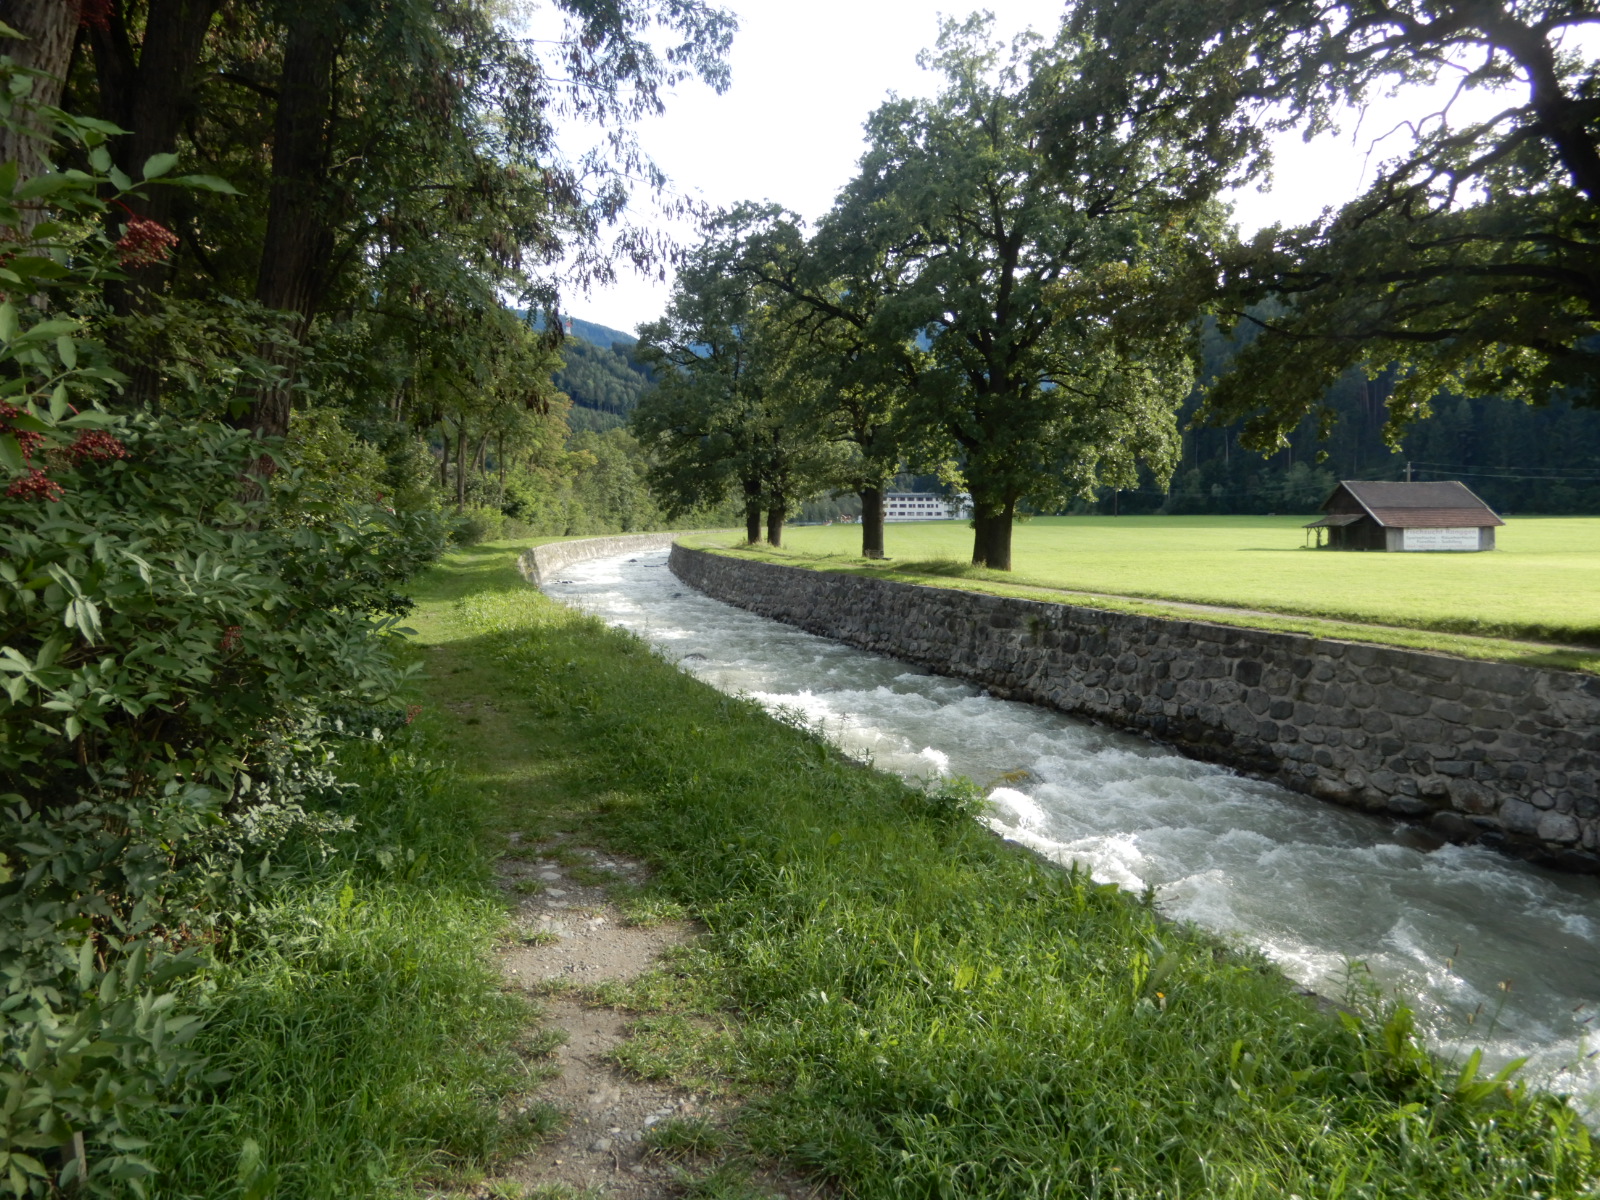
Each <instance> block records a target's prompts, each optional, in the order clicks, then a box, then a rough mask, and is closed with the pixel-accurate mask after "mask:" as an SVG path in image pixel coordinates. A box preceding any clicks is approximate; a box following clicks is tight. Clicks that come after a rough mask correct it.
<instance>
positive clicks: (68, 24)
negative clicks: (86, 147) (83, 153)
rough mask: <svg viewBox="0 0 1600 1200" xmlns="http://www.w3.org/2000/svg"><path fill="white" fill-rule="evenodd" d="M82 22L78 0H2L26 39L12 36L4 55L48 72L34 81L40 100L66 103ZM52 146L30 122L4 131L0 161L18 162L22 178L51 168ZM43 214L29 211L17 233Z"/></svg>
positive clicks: (5, 17) (1, 48)
mask: <svg viewBox="0 0 1600 1200" xmlns="http://www.w3.org/2000/svg"><path fill="white" fill-rule="evenodd" d="M78 20H79V8H78V3H77V0H0V21H4V22H5V23H6V24H7V25H9V26H11V28H13V29H15V30H16V31H17V32H18V33H20V34H21V35H22V36H23V38H24V40H23V41H20V42H18V41H13V40H12V39H10V38H7V39H6V40H5V42H4V44H3V45H0V53H3V54H9V55H10V56H11V58H12V60H13V61H14V62H16V64H17V65H18V66H21V67H31V68H32V69H34V70H36V71H46V72H48V73H49V76H50V77H49V78H48V79H36V80H35V81H34V84H33V98H34V99H35V100H37V101H38V102H39V103H41V104H48V105H57V104H59V103H60V102H61V89H62V87H63V86H64V83H65V80H66V74H67V68H68V67H69V66H70V65H71V63H72V43H73V42H74V41H75V40H76V38H77V36H78ZM49 148H50V146H49V139H48V136H46V135H45V131H43V130H42V129H41V128H40V127H39V126H37V125H31V126H30V125H28V124H27V123H26V122H25V123H24V126H23V128H21V129H0V162H15V163H17V165H18V168H19V174H20V178H22V179H28V178H30V177H32V176H34V175H41V174H43V173H44V172H46V171H48V170H50V169H51V163H50V157H49ZM42 214H43V210H42V209H30V210H28V211H27V212H26V213H25V214H24V216H23V224H24V226H25V228H23V229H21V230H18V232H19V233H22V234H27V233H29V232H30V231H31V230H32V229H33V227H34V226H35V225H37V224H38V223H39V219H40V217H41V216H42Z"/></svg>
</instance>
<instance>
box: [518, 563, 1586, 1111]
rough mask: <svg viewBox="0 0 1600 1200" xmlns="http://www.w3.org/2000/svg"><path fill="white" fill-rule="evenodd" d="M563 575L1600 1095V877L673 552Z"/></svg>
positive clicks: (1240, 919) (911, 769) (1038, 826)
mask: <svg viewBox="0 0 1600 1200" xmlns="http://www.w3.org/2000/svg"><path fill="white" fill-rule="evenodd" d="M563 576H564V578H563V579H561V580H560V581H557V582H553V583H549V584H547V585H546V587H545V590H546V591H547V592H549V593H550V594H551V595H553V596H555V597H557V598H558V599H561V600H563V601H565V602H567V603H570V604H574V605H578V606H580V607H582V608H584V609H587V610H589V611H591V612H593V613H595V614H596V615H598V616H600V617H601V618H603V619H604V620H606V621H608V622H609V623H611V624H615V625H621V626H624V627H626V628H628V629H631V630H633V631H634V632H635V633H637V634H639V635H640V636H642V637H643V638H645V639H646V640H647V641H649V642H650V643H651V644H653V645H654V646H656V647H657V648H658V650H659V651H660V652H661V653H663V654H664V655H665V656H666V657H667V658H669V659H671V660H673V661H676V662H677V663H678V664H679V665H680V666H682V667H683V668H684V669H685V670H687V671H690V672H691V673H693V674H694V675H696V676H698V677H699V678H701V679H703V680H705V681H706V682H707V683H710V684H712V685H713V686H715V687H718V688H720V689H722V690H723V691H727V692H743V693H746V694H748V695H750V696H751V697H752V698H754V699H756V700H759V701H760V702H761V703H762V704H764V705H766V706H767V707H769V708H774V709H776V708H779V707H784V708H787V709H790V710H797V711H798V712H800V713H802V714H804V716H805V717H806V718H807V719H808V720H810V721H812V722H814V723H817V724H820V725H821V726H822V727H823V729H824V730H825V731H826V733H827V735H828V736H829V737H831V738H832V739H833V740H834V741H836V742H837V743H838V744H840V745H841V746H842V747H843V748H845V749H846V750H847V751H849V752H850V753H852V754H855V755H857V756H859V757H862V758H864V759H870V760H871V761H872V762H873V763H875V764H876V765H877V766H879V767H881V768H884V769H886V770H891V771H898V772H900V773H901V774H902V775H906V776H909V777H913V778H930V777H933V776H936V775H942V774H958V775H965V776H968V777H969V778H971V779H973V780H976V781H977V782H979V783H981V784H984V785H985V786H987V787H991V788H992V790H991V791H990V800H991V802H992V804H993V806H994V807H993V814H992V816H991V818H990V824H991V825H992V826H993V827H994V829H995V830H996V831H997V832H998V833H1000V834H1002V835H1003V836H1005V837H1007V838H1010V839H1012V840H1014V841H1017V842H1020V843H1022V844H1023V845H1026V846H1029V847H1032V848H1033V849H1035V850H1037V851H1040V852H1041V853H1043V854H1045V855H1047V856H1049V857H1050V858H1052V859H1054V860H1056V861H1057V862H1060V863H1063V864H1066V863H1079V864H1082V865H1083V866H1084V867H1086V868H1087V869H1088V870H1089V871H1090V872H1091V873H1092V874H1093V875H1094V877H1095V878H1096V879H1099V880H1102V881H1105V882H1111V883H1117V884H1120V885H1122V886H1124V887H1127V888H1130V889H1134V890H1142V889H1144V888H1145V887H1147V886H1148V887H1153V888H1154V889H1155V892H1156V896H1157V898H1158V903H1159V906H1160V909H1161V911H1163V912H1164V913H1166V914H1167V915H1168V916H1171V917H1175V918H1178V919H1181V920H1188V921H1193V922H1194V923H1196V924H1197V925H1201V926H1203V927H1205V928H1207V929H1210V930H1213V931H1215V932H1217V933H1220V934H1223V935H1226V936H1228V937H1232V938H1235V939H1237V940H1239V941H1241V942H1244V943H1248V944H1250V945H1253V946H1256V947H1259V948H1260V949H1261V950H1262V951H1264V952H1265V953H1266V954H1267V955H1268V956H1270V957H1271V958H1272V959H1273V960H1275V961H1276V962H1277V963H1278V964H1279V965H1280V966H1281V967H1282V969H1283V970H1284V971H1285V972H1286V973H1287V974H1288V975H1290V976H1291V977H1293V978H1294V979H1296V980H1298V981H1300V982H1302V983H1304V984H1306V985H1307V986H1309V987H1312V988H1315V989H1316V990H1318V991H1320V992H1323V993H1325V994H1328V995H1333V996H1338V995H1339V994H1340V992H1341V989H1342V988H1343V987H1344V979H1345V972H1346V965H1347V963H1349V962H1350V961H1352V960H1359V961H1361V962H1364V963H1366V964H1367V966H1368V967H1369V968H1370V970H1371V971H1372V973H1373V975H1374V976H1375V977H1376V979H1377V980H1378V981H1379V983H1380V984H1382V985H1383V986H1384V987H1387V988H1393V989H1397V990H1398V991H1399V993H1400V994H1401V995H1402V996H1404V997H1407V998H1408V1002H1409V1003H1411V1005H1412V1007H1413V1008H1414V1009H1415V1010H1416V1011H1417V1015H1418V1020H1419V1023H1420V1024H1422V1025H1423V1027H1424V1028H1425V1029H1426V1030H1427V1032H1428V1035H1429V1038H1430V1040H1431V1041H1432V1042H1433V1044H1434V1045H1435V1046H1436V1047H1438V1048H1441V1049H1443V1050H1444V1051H1445V1052H1446V1053H1451V1052H1452V1051H1453V1052H1455V1053H1457V1054H1459V1055H1460V1057H1463V1058H1464V1057H1465V1054H1466V1052H1467V1050H1468V1049H1470V1048H1471V1047H1473V1046H1480V1045H1481V1046H1483V1048H1484V1051H1485V1060H1486V1062H1491V1061H1492V1062H1496V1063H1499V1062H1505V1061H1507V1060H1509V1059H1511V1058H1515V1057H1522V1056H1527V1057H1528V1058H1529V1059H1530V1062H1529V1066H1528V1068H1527V1072H1526V1075H1525V1077H1526V1078H1529V1079H1531V1080H1533V1081H1535V1082H1540V1083H1544V1084H1547V1085H1549V1086H1551V1087H1555V1088H1557V1089H1559V1090H1561V1091H1567V1092H1572V1093H1574V1094H1575V1095H1577V1096H1578V1097H1579V1098H1580V1106H1581V1107H1583V1108H1585V1109H1587V1110H1589V1114H1590V1116H1589V1119H1590V1121H1591V1123H1593V1121H1594V1119H1595V1115H1596V1113H1597V1111H1600V1038H1594V1037H1586V1034H1587V1033H1588V1032H1589V1031H1590V1030H1592V1029H1593V1027H1594V1026H1593V1025H1591V1023H1590V1019H1591V1017H1592V1016H1593V1015H1594V1014H1596V1013H1600V881H1597V880H1595V879H1592V878H1579V877H1574V876H1567V875H1561V874H1557V873H1554V872H1550V871H1546V870H1542V869H1539V868H1535V867H1530V866H1528V865H1526V864H1523V863H1516V862H1512V861H1510V860H1508V859H1506V858H1503V857H1501V856H1499V855H1497V854H1494V853H1493V852H1491V851H1488V850H1482V849H1474V848H1470V847H1461V846H1446V847H1444V848H1442V849H1434V850H1431V851H1430V850H1428V849H1426V848H1425V847H1423V846H1422V845H1421V844H1419V842H1418V841H1417V839H1416V835H1415V834H1413V833H1410V832H1408V831H1407V830H1406V829H1405V828H1404V827H1402V826H1399V825H1396V824H1393V823H1390V822H1387V821H1382V820H1376V819H1373V818H1370V817H1364V816H1361V815H1358V814H1355V813H1351V812H1346V811H1344V810H1341V809H1338V808H1335V807H1333V806H1331V805H1328V804H1325V803H1322V802H1320V801H1316V800H1312V799H1309V798H1307V797H1304V796H1300V795H1297V794H1295V793H1293V792H1289V791H1286V790H1284V789H1283V788H1280V787H1277V786H1276V785H1274V784H1269V783H1263V782H1260V781H1258V780H1252V779H1247V778H1243V777H1241V776H1239V775H1236V774H1234V773H1232V772H1230V771H1228V770H1225V769H1223V768H1220V767H1214V766H1210V765H1207V764H1205V763H1200V762H1195V761H1193V760H1192V759H1188V758H1184V757H1183V756H1181V755H1179V754H1177V753H1175V752H1173V751H1171V750H1167V749H1164V748H1162V747H1159V746H1155V745H1152V744H1151V743H1149V742H1146V741H1144V740H1142V739H1140V738H1136V737H1133V736H1130V735H1127V734H1121V733H1114V732H1110V731H1108V730H1105V729H1101V728H1099V727H1096V726H1093V725H1089V724H1086V723H1084V722H1082V721H1077V720H1074V719H1072V718H1070V717H1067V716H1065V715H1063V714H1061V713H1057V712H1053V711H1051V710H1048V709H1043V708H1036V707H1034V706H1032V705H1027V704H1018V703H1014V702H1011V701H1005V700H996V699H993V698H992V697H989V696H987V695H985V694H984V693H983V692H982V691H981V690H980V689H979V688H977V687H974V686H972V685H970V684H966V683H962V682H960V681H958V680H954V679H949V678H945V677H943V676H939V675H931V674H928V673H927V672H925V671H922V670H921V669H919V668H916V667H912V666H909V665H908V664H906V663H903V662H898V661H896V660H894V659H890V658H884V657H881V656H879V655H875V654H868V653H866V652H865V651H862V650H857V649H855V648H854V647H851V646H846V645H844V644H842V643H840V642H834V641H829V640H827V639H825V638H819V637H813V636H812V635H810V634H807V633H802V632H801V631H799V630H797V629H793V628H791V627H789V626H787V625H782V624H779V623H778V622H775V621H769V620H767V619H765V618H763V617H758V616H755V615H754V614H752V613H747V612H745V611H743V610H742V609H738V608H734V607H732V606H731V605H727V604H723V603H720V602H719V601H716V600H712V599H710V598H709V597H706V596H704V595H702V594H700V593H699V592H697V591H695V590H693V589H692V588H690V587H689V586H688V585H687V584H684V583H682V582H681V581H679V580H678V579H676V578H675V577H674V576H673V575H672V574H671V573H670V572H669V571H668V570H667V566H666V552H665V551H659V552H655V553H648V554H640V555H638V556H636V557H634V558H628V557H620V558H614V559H602V560H599V561H597V562H590V563H583V564H578V565H574V566H572V567H568V568H566V569H565V571H564V572H563ZM1469 1018H1470V1023H1469ZM1597 1023H1600V1022H1597ZM1591 1054H1594V1055H1596V1057H1589V1056H1590V1055H1591Z"/></svg>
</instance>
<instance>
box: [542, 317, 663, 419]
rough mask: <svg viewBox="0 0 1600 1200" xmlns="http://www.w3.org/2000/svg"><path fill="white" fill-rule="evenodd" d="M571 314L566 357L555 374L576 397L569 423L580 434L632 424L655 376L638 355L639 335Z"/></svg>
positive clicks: (559, 383) (563, 351) (562, 386)
mask: <svg viewBox="0 0 1600 1200" xmlns="http://www.w3.org/2000/svg"><path fill="white" fill-rule="evenodd" d="M567 319H568V320H570V321H571V323H572V331H571V333H570V334H568V336H567V338H566V340H565V341H563V342H562V343H561V357H562V358H563V359H564V360H565V361H564V362H563V364H562V366H561V368H560V370H557V371H553V372H551V375H550V378H551V380H552V381H553V382H554V383H555V385H556V387H558V388H560V389H561V390H562V391H563V392H565V393H566V394H567V395H568V396H569V397H570V398H571V399H572V412H571V413H570V414H569V416H568V424H569V425H570V426H571V427H572V430H573V432H574V433H576V432H578V431H580V430H585V429H592V430H594V431H596V432H602V433H603V432H604V431H605V430H607V429H615V428H617V427H618V426H619V425H626V424H627V423H628V417H629V416H630V415H631V414H632V413H633V410H634V408H635V407H636V406H637V405H638V403H639V397H640V396H641V395H642V394H643V393H644V390H645V389H646V388H647V387H649V386H650V380H651V374H650V369H649V368H648V367H646V366H645V365H644V364H643V363H642V362H640V361H639V360H638V358H637V351H636V349H635V347H636V346H637V345H638V339H637V338H633V337H630V336H628V335H627V334H625V333H623V332H621V331H620V330H617V329H612V328H610V327H609V326H605V325H600V324H597V323H596V322H594V321H585V320H583V319H582V318H580V317H570V318H567Z"/></svg>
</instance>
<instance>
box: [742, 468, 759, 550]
mask: <svg viewBox="0 0 1600 1200" xmlns="http://www.w3.org/2000/svg"><path fill="white" fill-rule="evenodd" d="M744 540H745V541H746V542H748V543H749V544H750V545H752V546H754V545H756V544H757V543H759V542H760V541H761V480H760V479H746V480H745V481H744Z"/></svg>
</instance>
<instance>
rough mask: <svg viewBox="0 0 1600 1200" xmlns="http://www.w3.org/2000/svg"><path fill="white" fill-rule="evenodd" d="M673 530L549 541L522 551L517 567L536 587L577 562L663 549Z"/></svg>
mask: <svg viewBox="0 0 1600 1200" xmlns="http://www.w3.org/2000/svg"><path fill="white" fill-rule="evenodd" d="M677 536H678V534H676V533H619V534H614V535H612V536H611V537H597V538H577V539H574V540H573V541H570V542H550V543H548V544H546V545H543V546H535V547H533V548H532V549H531V550H524V551H523V552H522V557H521V558H519V559H517V569H518V570H520V571H521V572H522V577H523V578H524V579H526V580H527V581H528V582H529V583H531V584H533V585H534V586H535V587H538V586H539V585H540V584H541V583H543V582H544V581H545V580H547V579H551V578H554V577H555V576H556V575H558V574H560V573H561V571H562V570H563V569H564V568H566V567H568V566H571V565H572V564H573V563H576V562H588V561H589V560H590V559H592V558H611V557H612V556H614V555H617V554H637V553H639V552H641V551H644V550H665V549H666V548H667V547H668V546H670V545H672V539H673V538H675V537H677Z"/></svg>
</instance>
